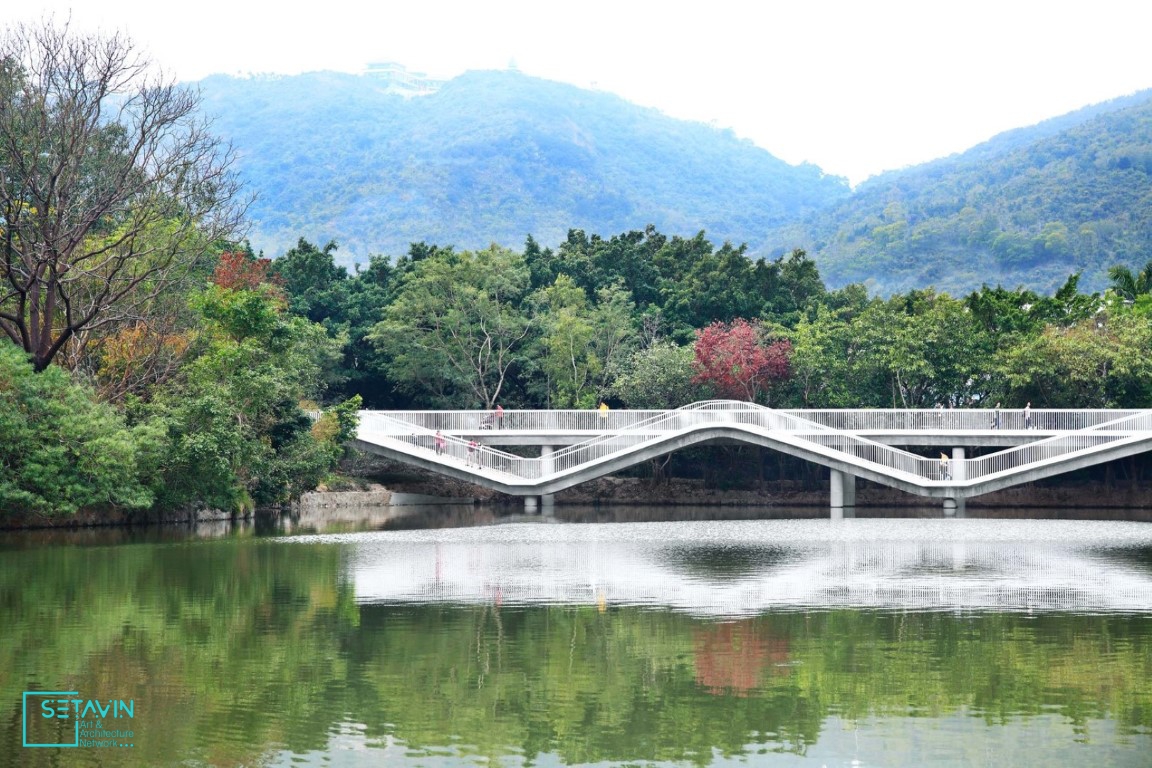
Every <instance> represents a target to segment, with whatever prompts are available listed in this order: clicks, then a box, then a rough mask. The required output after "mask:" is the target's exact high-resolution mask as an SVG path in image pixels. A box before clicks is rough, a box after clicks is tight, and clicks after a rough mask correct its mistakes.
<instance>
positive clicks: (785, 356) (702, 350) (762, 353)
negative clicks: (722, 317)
mask: <svg viewBox="0 0 1152 768" xmlns="http://www.w3.org/2000/svg"><path fill="white" fill-rule="evenodd" d="M695 352H696V360H695V363H694V364H695V367H696V377H695V379H693V381H695V382H696V383H702V384H710V385H712V386H713V387H714V388H715V389H716V394H717V395H718V396H720V397H725V398H731V399H733V400H747V401H750V402H761V400H763V402H764V403H767V400H768V393H769V390H770V389H771V387H772V386H773V385H774V384H776V383H778V382H781V381H784V380H786V379H787V378H788V376H789V375H790V373H791V370H790V366H789V361H790V359H791V357H792V344H791V342H788V341H769V340H768V339H767V338H766V337H765V334H764V331H763V329H762V327H761V326H760V324H759V323H756V322H751V323H750V322H748V321H747V320H733V321H732V322H731V323H721V322H716V323H712V324H711V325H709V326H708V327H707V328H704V329H703V330H699V331H696V346H695Z"/></svg>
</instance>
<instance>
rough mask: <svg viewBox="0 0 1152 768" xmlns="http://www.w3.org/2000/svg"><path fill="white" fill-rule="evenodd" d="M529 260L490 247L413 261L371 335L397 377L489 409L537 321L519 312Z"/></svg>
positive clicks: (414, 386)
mask: <svg viewBox="0 0 1152 768" xmlns="http://www.w3.org/2000/svg"><path fill="white" fill-rule="evenodd" d="M528 285H529V280H528V267H527V265H526V264H525V262H524V257H523V256H521V255H520V254H517V253H515V252H513V251H509V250H507V249H504V248H500V247H498V246H495V245H494V246H492V247H491V248H489V249H487V250H484V251H476V252H469V251H464V252H461V253H459V254H457V253H453V252H452V251H451V250H448V251H440V252H437V253H435V254H433V255H430V256H428V257H427V258H424V259H421V260H419V261H416V262H415V263H414V264H413V265H412V266H411V268H410V270H409V271H408V272H407V273H406V274H405V276H404V278H403V282H402V284H401V286H400V287H399V289H398V292H397V295H396V299H395V301H394V302H393V303H391V304H390V305H388V306H387V307H386V308H385V310H384V320H383V321H382V322H380V323H378V324H377V325H376V326H375V327H374V328H373V330H372V332H371V333H370V334H369V336H368V338H369V340H370V341H372V343H374V344H375V345H376V346H377V347H378V348H379V349H380V350H381V352H383V353H384V355H385V356H386V357H387V359H388V363H387V364H386V369H387V372H388V373H389V374H390V376H391V378H392V379H393V380H394V381H397V382H401V383H402V384H404V385H405V386H407V387H408V388H410V389H412V390H414V391H419V392H420V393H421V394H422V395H424V396H425V397H427V396H428V395H429V394H432V395H433V397H434V399H436V400H438V401H439V402H440V403H444V404H446V403H447V402H449V401H450V399H451V398H456V404H457V405H458V406H465V405H468V404H471V405H473V406H475V405H479V406H480V407H483V408H492V407H493V406H494V405H495V404H496V401H497V400H498V399H499V397H500V393H501V392H502V391H503V389H504V386H505V383H506V381H507V380H508V377H509V373H510V369H511V368H512V366H513V365H515V364H517V363H518V362H520V360H521V356H522V354H523V350H524V347H525V346H526V344H527V339H528V335H529V332H530V331H531V330H532V323H531V321H530V319H529V318H528V317H527V315H526V314H525V312H524V311H523V310H522V309H521V303H522V300H523V298H524V294H525V293H526V291H527V289H528Z"/></svg>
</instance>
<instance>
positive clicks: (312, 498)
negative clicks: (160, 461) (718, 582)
mask: <svg viewBox="0 0 1152 768" xmlns="http://www.w3.org/2000/svg"><path fill="white" fill-rule="evenodd" d="M354 483H356V484H358V487H357V489H356V490H349V489H348V488H347V487H341V488H339V489H323V488H322V489H318V490H315V491H309V492H307V493H305V494H304V495H303V496H302V497H301V498H300V499H299V500H298V501H296V502H294V503H292V504H291V505H285V506H282V507H272V508H265V509H259V510H256V511H255V512H252V513H248V514H245V515H231V514H229V513H227V512H222V511H220V510H213V509H203V510H177V511H173V512H169V513H165V514H151V513H145V514H139V513H137V514H128V513H111V514H109V513H104V514H99V513H96V512H82V513H80V514H78V515H76V516H73V517H69V518H33V517H25V518H16V519H7V520H0V533H3V532H6V531H27V530H60V529H80V528H136V527H140V528H143V527H148V526H161V525H194V524H198V523H219V522H234V521H250V522H251V521H259V520H264V521H269V522H275V521H279V520H282V519H287V520H290V521H292V524H293V525H295V524H296V522H297V521H299V520H301V519H305V520H307V519H328V520H333V519H334V520H338V521H340V522H349V523H351V522H355V521H357V520H364V519H367V518H373V519H376V518H379V517H381V515H380V514H379V512H380V511H381V510H393V512H389V513H387V514H385V515H383V517H385V518H388V517H393V516H399V515H401V514H403V509H404V508H405V507H412V506H421V505H425V506H426V505H436V506H442V505H461V506H470V507H476V506H481V507H485V508H493V509H506V510H518V509H522V508H523V500H522V498H521V497H515V496H508V495H505V494H501V493H497V492H495V491H491V490H489V489H486V488H482V487H479V486H474V485H471V484H469V483H464V482H461V481H456V480H446V479H443V478H434V477H419V478H418V477H411V476H407V477H404V478H403V479H398V480H397V481H396V482H393V483H387V484H386V483H385V482H379V481H373V480H366V479H364V480H358V481H354ZM1150 490H1152V489H1146V488H1143V487H1141V486H1139V485H1135V484H1126V485H1125V486H1123V487H1117V486H1115V485H1112V486H1109V485H1105V484H1103V483H1090V484H1083V485H1066V486H1058V485H1056V486H1017V487H1014V488H1008V489H1005V490H1003V491H996V492H994V493H989V494H985V495H983V496H978V497H976V498H973V499H969V500H968V501H967V505H966V506H967V508H969V509H973V510H979V509H997V510H1002V511H1003V510H1015V509H1018V510H1020V511H1021V512H1025V511H1027V510H1030V509H1049V510H1063V509H1067V510H1072V509H1083V510H1101V511H1112V512H1129V513H1133V514H1134V515H1135V517H1136V518H1138V519H1145V520H1146V521H1148V522H1152V493H1150V492H1149V491H1150ZM856 502H857V503H856V507H857V508H858V509H872V510H884V509H890V510H909V511H911V510H921V511H923V510H931V509H933V508H935V507H937V506H938V504H937V503H936V502H935V501H933V500H929V499H925V498H923V497H920V496H914V495H911V494H907V493H903V492H901V491H898V490H895V489H891V488H886V487H884V486H879V485H875V484H871V483H866V484H862V485H861V486H860V488H859V489H858V491H857V498H856ZM554 503H555V505H556V506H565V507H568V506H571V507H589V506H592V507H607V508H611V507H621V508H627V507H716V508H730V509H731V508H746V509H752V508H764V509H773V508H777V509H788V508H811V509H813V510H818V509H827V508H828V504H829V498H828V490H827V489H819V490H794V489H788V488H779V487H775V488H765V489H763V490H747V489H744V490H718V489H709V488H704V487H703V482H702V481H699V480H682V479H670V480H667V481H665V482H663V483H661V484H659V485H655V486H653V485H652V484H650V483H649V482H648V481H646V480H641V479H638V478H621V477H605V478H600V479H599V480H594V481H590V482H588V483H584V484H582V485H579V486H576V487H575V488H569V489H567V490H565V491H562V492H560V493H557V494H554ZM396 510H399V511H396ZM1140 513H1144V514H1140Z"/></svg>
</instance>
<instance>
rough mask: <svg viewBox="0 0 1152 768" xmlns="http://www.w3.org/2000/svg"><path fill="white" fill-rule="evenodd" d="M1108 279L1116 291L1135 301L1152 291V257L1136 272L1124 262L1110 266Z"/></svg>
mask: <svg viewBox="0 0 1152 768" xmlns="http://www.w3.org/2000/svg"><path fill="white" fill-rule="evenodd" d="M1108 279H1109V280H1111V281H1112V289H1113V290H1114V291H1116V293H1118V294H1120V296H1122V297H1123V298H1125V299H1128V300H1129V301H1135V300H1136V298H1137V297H1139V296H1143V295H1145V294H1148V293H1152V259H1150V260H1149V261H1148V262H1147V263H1146V264H1145V265H1144V268H1143V269H1141V270H1140V271H1139V272H1137V273H1136V274H1133V273H1132V270H1130V269H1128V267H1126V266H1124V265H1122V264H1117V265H1115V266H1113V267H1110V268H1109V269H1108Z"/></svg>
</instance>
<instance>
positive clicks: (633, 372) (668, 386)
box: [611, 341, 710, 408]
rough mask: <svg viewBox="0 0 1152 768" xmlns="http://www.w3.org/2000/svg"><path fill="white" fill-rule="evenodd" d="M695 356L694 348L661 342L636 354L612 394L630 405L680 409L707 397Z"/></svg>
mask: <svg viewBox="0 0 1152 768" xmlns="http://www.w3.org/2000/svg"><path fill="white" fill-rule="evenodd" d="M694 359H695V354H694V353H693V351H692V347H690V346H677V345H676V344H673V343H672V342H670V341H658V342H656V343H655V344H653V345H652V346H650V347H647V348H646V349H641V350H637V351H636V352H634V353H633V354H632V357H631V359H630V360H629V361H628V362H627V364H625V365H623V366H622V369H621V370H620V372H619V373H618V374H617V375H616V377H615V381H614V382H613V385H612V391H611V394H612V396H613V397H615V398H617V399H619V400H620V401H621V402H622V403H624V405H625V406H626V407H628V408H679V407H680V406H682V405H686V404H688V403H694V402H697V401H699V400H704V399H707V397H708V396H709V394H710V392H709V390H708V389H707V388H706V387H705V386H704V385H702V384H699V383H697V382H696V380H695V377H696V371H695V369H694V368H693V366H692V362H693V360H694Z"/></svg>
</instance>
